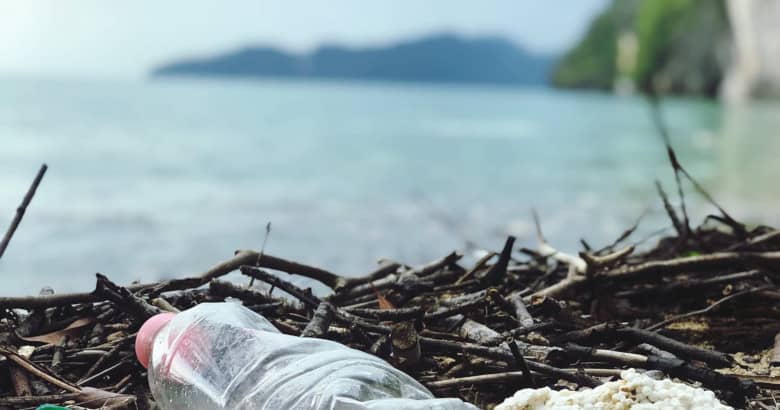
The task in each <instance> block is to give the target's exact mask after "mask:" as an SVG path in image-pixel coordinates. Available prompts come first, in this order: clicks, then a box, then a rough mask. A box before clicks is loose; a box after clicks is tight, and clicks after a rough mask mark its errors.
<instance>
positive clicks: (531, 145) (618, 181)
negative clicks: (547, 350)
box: [0, 78, 780, 295]
mask: <svg viewBox="0 0 780 410" xmlns="http://www.w3.org/2000/svg"><path fill="white" fill-rule="evenodd" d="M664 111H665V113H666V117H667V121H668V123H669V127H670V129H671V132H672V134H673V138H674V142H675V145H676V147H677V149H678V151H679V155H680V157H681V159H682V160H683V162H684V164H685V165H687V166H688V168H689V169H690V171H692V172H693V173H694V174H695V175H697V176H698V177H699V179H700V180H701V181H702V182H703V183H704V184H705V186H707V187H708V188H709V189H710V190H711V191H712V193H713V194H715V195H716V197H717V198H718V199H719V200H720V201H721V202H722V203H723V204H724V205H725V206H726V207H727V209H729V210H731V211H733V212H732V213H733V214H734V216H736V217H738V218H742V219H743V220H746V221H749V222H767V223H773V224H780V212H778V209H780V208H779V207H778V206H779V205H780V184H778V181H777V179H778V176H780V172H778V171H780V135H778V134H780V105H777V104H776V103H766V102H765V103H754V104H752V105H750V106H747V107H732V108H727V107H723V106H720V105H718V104H716V103H713V102H707V101H695V100H670V101H667V102H666V103H665V106H664ZM647 114H648V109H647V106H646V105H645V103H644V102H643V101H642V100H641V99H638V98H626V97H613V96H609V95H602V94H594V93H575V92H562V91H554V90H546V89H502V88H490V87H468V86H459V87H456V86H451V87H449V86H426V85H394V84H362V83H316V82H309V83H295V82H284V81H252V82H249V81H246V82H244V81H205V80H164V81H163V80H160V81H157V80H154V81H149V80H136V81H133V80H127V81H110V80H100V81H97V80H95V81H86V80H35V79H15V78H3V79H0V186H1V187H2V189H0V231H5V229H6V226H7V225H8V223H9V221H10V219H11V218H12V216H13V213H14V210H15V208H16V207H17V206H18V204H19V202H20V200H21V198H22V196H23V195H24V193H25V191H26V189H27V186H28V185H29V183H30V181H31V180H32V178H33V176H34V175H35V172H36V171H37V168H38V166H39V164H40V163H41V162H47V163H48V164H49V166H50V169H49V172H48V173H47V175H46V177H45V178H44V180H43V183H42V184H41V187H40V189H39V190H38V194H37V195H36V197H35V199H34V200H33V203H32V206H31V207H30V208H29V209H28V213H27V215H26V216H25V219H24V221H23V222H22V224H21V226H20V228H19V230H18V231H17V233H16V236H15V237H14V239H13V241H12V242H11V245H10V247H9V248H8V251H7V252H6V254H5V256H4V257H3V259H2V260H0V284H2V293H3V294H4V295H11V294H35V293H37V292H38V290H39V289H40V288H41V286H42V285H50V286H52V287H53V288H54V289H55V290H56V291H58V292H64V291H76V290H91V289H92V288H93V287H94V273H95V272H102V273H105V274H107V275H109V277H111V278H113V279H115V280H117V281H120V282H123V283H128V282H130V281H133V280H143V281H149V280H156V279H161V278H167V277H172V276H182V275H185V274H192V273H196V272H200V271H203V270H205V269H206V268H208V267H210V266H212V265H213V264H215V263H216V262H219V261H221V260H223V259H226V258H228V257H230V256H231V255H232V254H233V251H234V250H235V249H240V248H254V249H259V248H260V246H261V244H262V242H263V237H264V234H265V226H266V223H267V222H268V221H271V222H272V231H271V235H270V238H269V240H268V244H267V247H266V252H268V253H271V254H274V255H277V256H281V257H285V258H290V259H294V260H297V261H300V262H304V263H309V264H315V265H318V266H322V267H325V268H328V269H331V270H334V271H337V272H342V273H344V274H349V275H357V274H362V273H365V272H367V271H370V270H371V269H372V268H374V267H375V263H376V259H377V258H380V257H386V258H392V259H396V260H399V261H402V262H406V263H410V264H416V263H422V262H426V261H428V260H430V259H433V258H436V257H439V256H441V255H443V254H444V253H446V252H448V251H451V250H452V249H454V248H459V249H471V247H473V246H476V247H484V248H489V249H497V248H500V247H501V245H502V243H503V240H504V238H505V236H506V235H507V234H510V233H511V234H515V235H517V236H518V239H519V241H520V243H521V244H522V245H526V246H529V247H533V246H535V234H534V229H533V223H532V221H531V217H530V210H531V208H536V209H537V210H538V212H539V214H540V216H541V219H542V225H543V229H544V232H545V235H546V236H547V237H548V239H549V240H550V242H551V243H552V244H553V245H555V246H557V247H559V248H562V249H564V250H570V251H576V250H578V249H579V245H578V242H579V239H580V238H585V239H586V240H588V241H589V242H590V243H592V244H593V245H594V246H599V245H603V244H605V243H606V242H608V241H610V240H611V239H614V238H615V237H616V236H617V235H619V234H620V233H621V232H622V231H623V229H624V228H626V227H627V226H629V225H630V224H631V223H632V222H633V221H634V220H635V219H636V218H637V217H638V216H639V214H641V213H642V211H643V210H645V209H649V210H650V212H649V214H648V215H647V217H646V218H645V219H644V220H643V226H644V230H643V232H645V233H647V232H651V231H655V230H657V229H658V228H659V227H662V226H667V225H668V224H667V221H666V219H665V216H664V214H663V213H662V211H661V209H662V208H661V206H660V201H659V200H658V199H657V195H656V194H655V191H654V187H653V181H654V180H655V179H660V180H661V181H663V182H664V183H665V184H666V186H667V188H668V191H669V192H670V194H671V193H673V192H674V188H673V185H672V184H671V181H672V175H671V171H670V170H669V167H668V165H667V160H666V157H665V153H664V150H663V147H662V145H661V143H660V139H659V137H658V136H657V134H656V133H655V132H654V128H653V126H652V124H651V123H650V121H649V117H648V115H647ZM689 197H691V202H692V203H691V207H692V208H693V212H692V213H693V215H694V217H693V220H694V222H695V223H698V222H700V221H701V220H702V218H703V216H704V215H706V213H708V212H710V211H711V208H709V207H707V206H705V205H704V204H703V203H702V202H701V201H700V200H699V198H697V197H696V195H695V193H694V192H693V191H692V190H689ZM639 237H641V235H638V236H637V238H639Z"/></svg>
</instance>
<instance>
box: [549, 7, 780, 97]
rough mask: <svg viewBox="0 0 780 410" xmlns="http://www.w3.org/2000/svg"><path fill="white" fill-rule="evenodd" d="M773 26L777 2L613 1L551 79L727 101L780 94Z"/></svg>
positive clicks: (778, 15) (777, 28)
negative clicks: (724, 99) (701, 96)
mask: <svg viewBox="0 0 780 410" xmlns="http://www.w3.org/2000/svg"><path fill="white" fill-rule="evenodd" d="M778 21H780V0H614V1H613V3H612V4H611V5H610V7H609V8H608V9H607V10H605V11H604V12H603V13H602V14H601V15H600V16H598V17H597V18H596V19H595V20H594V22H593V23H592V25H591V28H590V30H589V31H588V32H587V34H586V35H585V37H584V38H583V40H582V41H581V42H580V43H579V44H577V45H576V46H575V47H574V48H573V49H572V50H571V51H569V53H567V55H566V56H565V57H564V58H563V59H562V60H561V62H560V64H559V65H558V66H557V67H556V69H555V72H554V75H553V81H554V84H556V85H558V86H561V87H589V88H600V89H619V90H625V89H632V88H637V89H639V90H640V91H644V92H649V91H654V92H659V93H666V94H695V95H706V96H712V97H714V96H717V95H721V96H722V97H724V98H727V99H729V100H736V99H740V98H745V97H749V96H755V95H780V92H779V91H780V40H778V39H780V24H778V23H777V22H778ZM627 85H628V86H627Z"/></svg>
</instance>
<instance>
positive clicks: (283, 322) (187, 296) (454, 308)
mask: <svg viewBox="0 0 780 410" xmlns="http://www.w3.org/2000/svg"><path fill="white" fill-rule="evenodd" d="M667 146H668V144H667ZM668 152H669V158H670V162H671V163H672V166H673V168H674V171H675V175H676V176H677V182H678V187H679V184H680V177H681V176H683V177H685V178H687V179H689V180H690V181H691V182H692V183H693V185H694V187H695V188H696V189H697V190H698V191H699V192H700V193H701V194H703V195H704V197H705V198H707V199H708V200H710V201H711V202H712V203H713V204H714V205H715V206H716V207H717V208H718V210H719V211H720V213H719V215H711V216H709V217H708V218H707V219H706V220H705V223H704V224H703V225H702V226H700V227H698V228H696V229H692V228H691V227H690V223H689V219H688V216H687V213H686V211H685V202H684V198H683V197H682V194H683V190H682V189H679V194H680V197H681V200H682V201H681V202H682V207H681V208H680V210H678V209H677V208H675V207H673V206H672V205H671V204H670V203H669V201H668V199H667V196H666V194H665V193H664V191H663V190H662V189H661V187H660V185H659V186H658V188H659V193H660V194H661V198H662V200H663V202H664V206H665V209H666V211H667V214H668V215H669V218H670V219H671V221H672V225H673V226H674V228H675V232H676V233H675V234H674V235H672V236H669V237H666V238H662V239H661V240H660V241H659V242H658V243H657V245H656V246H655V247H654V248H652V249H650V250H646V251H641V252H640V251H637V250H636V249H635V247H634V246H633V245H629V244H628V243H630V238H631V235H632V233H633V232H634V230H635V229H636V226H634V227H632V228H630V229H628V230H627V231H626V232H625V233H624V234H623V235H621V236H620V238H618V239H617V240H616V241H615V242H614V243H612V244H610V245H608V246H605V247H603V248H601V249H594V248H591V247H590V246H589V245H588V244H587V243H585V242H583V248H584V250H583V251H582V252H580V253H579V254H577V255H573V254H566V253H563V252H559V251H558V250H556V249H555V248H553V247H552V246H551V245H550V244H548V243H547V242H546V241H545V240H544V237H543V235H542V234H541V229H539V232H538V234H539V235H538V236H539V240H540V246H539V247H538V249H535V250H532V249H525V248H518V247H516V246H515V243H514V242H515V239H514V238H513V237H509V238H507V240H506V243H505V245H504V247H503V249H502V250H501V251H500V252H487V253H486V254H484V255H483V256H482V257H481V258H480V259H479V260H478V261H476V262H475V263H473V264H470V265H468V266H464V264H462V263H461V259H462V255H461V254H459V253H458V252H453V253H450V254H448V255H446V256H444V257H442V258H441V259H439V260H436V261H433V262H431V263H429V264H426V265H423V266H414V267H413V266H407V265H404V264H403V263H398V262H392V261H384V262H382V263H380V265H379V266H378V267H377V268H376V270H374V271H373V272H371V273H369V274H367V275H365V276H362V277H344V276H341V275H338V274H335V273H333V272H329V271H327V270H325V269H320V268H317V267H313V266H308V265H304V264H300V263H296V262H293V261H289V260H286V259H283V258H279V257H275V256H271V255H268V254H264V253H262V252H255V251H238V252H236V254H235V255H234V256H233V257H232V258H231V259H229V260H226V261H224V262H222V263H220V264H218V265H216V266H214V267H213V268H211V269H209V270H207V271H205V272H203V273H201V274H198V275H194V276H191V277H185V278H179V279H173V280H167V281H162V282H158V283H149V284H133V285H130V286H127V287H123V286H118V285H116V284H115V283H113V282H111V281H110V280H109V279H108V278H107V277H105V276H103V275H101V274H98V275H97V286H96V288H95V290H94V291H93V292H89V293H79V294H53V293H50V292H49V293H44V294H41V295H39V296H33V297H0V408H35V406H37V405H38V404H41V403H61V404H67V405H69V406H70V407H72V408H101V407H102V408H117V409H120V408H138V409H148V408H154V407H155V403H154V400H153V398H152V397H150V394H149V390H148V384H147V380H146V373H145V370H144V369H143V368H142V367H141V366H140V365H139V364H138V363H137V361H136V360H135V357H134V353H133V342H134V338H135V332H136V331H137V330H138V328H139V327H140V325H141V324H142V323H143V322H144V321H145V320H146V319H147V318H149V317H151V316H152V315H154V314H157V313H160V312H162V311H173V312H175V311H178V310H182V309H187V308H189V307H192V306H194V305H196V304H198V303H202V302H214V301H224V300H226V299H230V300H237V301H240V302H241V303H243V304H244V305H246V306H248V307H249V308H250V309H252V310H254V311H256V312H259V313H260V314H262V315H264V316H265V317H266V318H268V319H269V320H270V321H271V322H272V323H274V325H276V326H277V327H278V329H279V330H280V331H282V332H284V333H288V334H292V335H300V336H301V337H319V338H327V339H331V340H335V341H338V342H341V343H344V344H346V345H348V346H351V347H353V348H355V349H359V350H363V351H366V352H370V353H372V354H375V355H377V356H380V357H382V358H384V359H386V360H387V361H389V362H390V363H393V364H394V365H395V366H397V367H398V368H400V369H402V370H404V371H405V372H407V373H409V374H410V375H412V376H413V377H415V378H416V379H417V380H419V381H420V382H421V383H423V384H425V385H426V386H428V387H429V388H430V389H431V390H432V391H433V392H434V393H436V394H437V395H438V396H453V397H454V396H457V397H461V398H463V399H465V400H467V401H470V402H472V403H475V404H477V405H478V406H480V407H483V408H490V407H492V406H494V405H496V404H498V403H500V402H502V401H503V400H504V399H505V398H506V397H509V396H511V395H512V394H514V392H515V391H517V390H519V389H522V388H527V387H543V386H549V387H552V388H555V389H578V388H581V387H594V386H598V385H600V384H602V383H604V382H606V381H609V380H613V379H614V378H616V377H618V376H619V375H620V374H621V371H623V370H625V369H628V368H636V369H647V370H651V371H654V372H656V373H660V374H663V375H667V376H670V377H674V378H677V379H679V380H682V381H684V382H687V383H690V384H694V385H697V386H700V387H703V388H706V389H709V390H712V391H714V392H715V393H716V395H717V397H718V398H719V399H720V400H721V401H723V402H724V403H728V404H729V405H731V406H734V407H736V408H750V409H768V408H776V406H777V402H776V399H775V390H778V389H780V367H775V366H780V335H779V333H780V320H779V319H780V310H779V309H778V307H777V306H778V304H777V302H778V301H779V300H780V290H779V289H778V288H777V286H776V285H775V281H776V280H777V279H778V276H780V231H778V230H775V229H773V228H770V227H766V226H758V227H754V228H750V229H748V228H747V227H746V226H745V225H743V224H741V223H739V222H737V221H736V220H734V218H732V217H731V216H730V215H729V214H728V213H726V212H725V211H724V210H723V209H722V208H720V207H719V206H717V204H715V203H714V201H712V200H711V198H710V197H709V195H707V194H706V192H704V190H702V189H701V187H700V186H699V185H698V184H697V183H696V182H695V181H694V180H693V179H692V178H691V177H690V175H689V174H688V173H687V172H686V171H685V170H684V169H683V168H682V167H681V166H680V165H679V162H678V161H677V159H676V157H675V156H674V152H673V151H672V150H671V148H669V150H668ZM42 171H45V167H43V168H42ZM40 176H42V172H41V173H39V177H38V178H36V183H34V185H33V187H32V188H31V191H30V192H31V193H34V188H35V187H36V186H37V182H40ZM31 193H28V197H29V198H31V196H32V194H31ZM29 198H27V197H26V198H25V202H23V206H22V207H20V210H21V212H19V213H18V215H17V216H18V217H17V219H15V221H14V222H15V223H14V224H12V228H13V229H15V226H16V225H18V220H21V215H22V214H23V213H24V212H23V211H24V209H23V208H24V207H25V204H26V203H28V202H29ZM680 211H682V212H680ZM537 226H538V223H537ZM9 232H11V234H12V233H13V232H12V230H9ZM9 239H10V234H7V235H6V238H5V239H4V240H3V246H7V243H8V240H9ZM236 270H239V271H240V272H241V273H242V274H243V275H245V276H247V277H248V278H251V281H250V282H249V284H247V282H244V283H241V284H238V283H235V282H228V281H225V280H224V279H223V278H222V277H223V276H225V275H227V274H228V273H230V272H233V271H236ZM288 275H297V276H303V277H306V278H309V279H313V280H316V281H318V282H321V283H322V284H324V285H326V286H327V287H329V288H330V289H331V290H332V292H331V293H330V294H329V295H327V296H324V297H321V296H318V295H315V294H313V293H312V292H311V290H309V289H304V288H301V287H300V286H298V285H295V284H294V283H292V282H291V281H290V280H289V278H288ZM248 281H249V279H248ZM255 283H256V284H257V286H253V284H255Z"/></svg>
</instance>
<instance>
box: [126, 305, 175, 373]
mask: <svg viewBox="0 0 780 410" xmlns="http://www.w3.org/2000/svg"><path fill="white" fill-rule="evenodd" d="M174 316H176V314H175V313H160V314H157V315H154V316H152V317H150V318H149V319H147V320H146V322H144V324H143V326H141V328H140V329H139V330H138V334H137V335H136V336H135V357H137V358H138V361H139V362H140V363H141V366H143V367H144V368H147V367H148V366H149V357H151V356H152V344H153V343H154V337H155V336H157V332H159V331H160V329H162V328H163V326H165V325H167V324H168V322H170V321H171V319H173V317H174Z"/></svg>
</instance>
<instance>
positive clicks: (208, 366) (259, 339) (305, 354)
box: [149, 303, 476, 410]
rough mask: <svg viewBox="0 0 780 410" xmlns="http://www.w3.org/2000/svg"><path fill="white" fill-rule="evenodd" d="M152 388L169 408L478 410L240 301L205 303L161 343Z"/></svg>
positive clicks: (161, 336) (175, 323)
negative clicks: (285, 327)
mask: <svg viewBox="0 0 780 410" xmlns="http://www.w3.org/2000/svg"><path fill="white" fill-rule="evenodd" d="M149 384H150V386H151V390H152V394H153V395H154V397H155V399H156V401H157V403H158V404H159V406H160V407H161V408H162V409H165V410H178V409H182V410H183V409H190V410H201V409H202V410H206V409H209V410H211V409H263V410H272V409H273V410H279V409H291V410H292V409H300V410H326V409H327V410H342V409H343V410H353V409H354V410H360V409H374V410H385V409H387V410H390V409H394V410H395V409H409V410H434V409H436V410H438V409H441V410H444V409H452V410H466V409H468V410H473V409H476V407H474V406H472V405H470V404H467V403H465V402H463V401H460V400H458V399H436V398H434V397H433V395H432V394H431V393H430V392H429V391H428V390H427V389H426V388H425V387H423V386H422V385H421V384H419V383H418V382H417V381H415V380H414V379H413V378H411V377H410V376H408V375H406V374H405V373H403V372H401V371H399V370H397V369H395V368H394V367H392V366H391V365H390V364H388V363H387V362H385V361H383V360H381V359H379V358H377V357H375V356H372V355H369V354H366V353H363V352H360V351H357V350H354V349H350V348H348V347H346V346H344V345H342V344H339V343H336V342H331V341H328V340H323V339H314V338H301V337H296V336H290V335H284V334H281V333H279V331H278V330H276V328H275V327H274V326H273V325H271V323H270V322H268V321H267V320H266V319H265V318H263V317H262V316H260V315H258V314H256V313H254V312H252V311H251V310H249V309H247V308H245V307H243V306H241V305H239V304H236V303H203V304H200V305H198V306H196V307H194V308H192V309H189V310H187V311H184V312H182V313H179V314H177V315H176V317H174V318H173V320H171V321H170V322H169V323H168V324H167V325H166V326H165V327H163V328H162V329H161V330H160V332H159V333H158V334H157V335H156V336H155V338H154V344H153V347H152V354H151V357H150V360H149Z"/></svg>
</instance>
